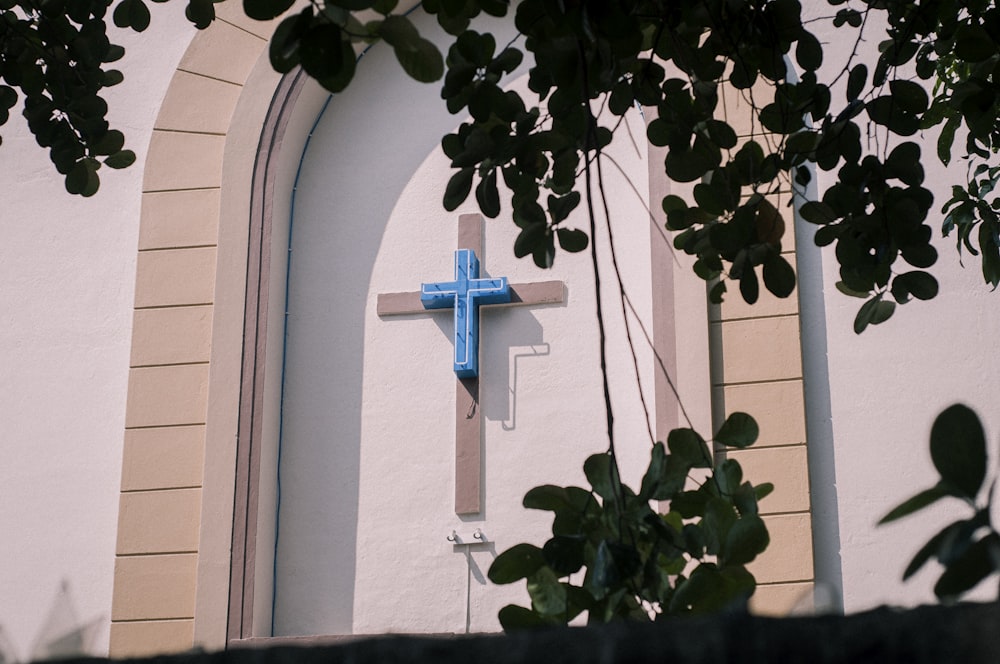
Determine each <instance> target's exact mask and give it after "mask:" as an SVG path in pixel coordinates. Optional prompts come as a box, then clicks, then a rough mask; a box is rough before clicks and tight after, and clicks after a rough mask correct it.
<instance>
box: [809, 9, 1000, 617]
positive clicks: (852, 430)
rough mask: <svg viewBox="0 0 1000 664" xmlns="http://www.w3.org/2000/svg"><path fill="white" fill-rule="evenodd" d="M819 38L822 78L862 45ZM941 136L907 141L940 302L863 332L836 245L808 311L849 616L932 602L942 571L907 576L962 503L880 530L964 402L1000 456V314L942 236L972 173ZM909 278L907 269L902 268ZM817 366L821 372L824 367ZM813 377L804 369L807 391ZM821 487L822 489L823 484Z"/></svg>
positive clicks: (972, 265)
mask: <svg viewBox="0 0 1000 664" xmlns="http://www.w3.org/2000/svg"><path fill="white" fill-rule="evenodd" d="M803 4H805V5H806V10H807V12H809V11H811V12H813V13H814V14H815V13H819V14H823V13H825V12H826V11H827V9H828V8H827V6H826V5H825V3H803ZM875 30H876V28H875V26H872V27H871V32H870V33H869V34H870V35H871V36H870V38H869V39H868V40H867V41H866V42H865V43H862V44H861V50H860V52H859V56H858V59H857V60H856V62H867V63H869V69H871V67H872V66H873V65H874V62H875V57H876V55H875V47H876V45H877V44H878V42H879V40H880V38H875V35H876V34H878V33H877V32H876V31H875ZM820 35H821V41H823V43H824V45H825V46H826V48H827V53H826V56H825V58H824V65H823V67H824V71H825V72H827V73H828V74H835V73H836V72H837V71H839V70H840V69H841V67H843V65H844V62H845V60H846V57H847V56H848V55H849V54H850V51H851V48H853V46H854V39H853V33H851V32H849V31H833V30H829V29H828V30H826V31H823V32H821V33H820ZM843 99H844V96H843V89H842V86H841V87H839V88H837V89H836V90H835V92H834V94H833V104H832V106H831V111H832V112H833V113H837V112H838V109H839V108H841V106H842V104H843V103H844V102H843ZM860 119H863V116H862V118H859V120H860ZM936 139H937V132H936V131H929V132H922V133H921V134H918V135H917V136H915V137H913V138H910V139H904V140H917V141H920V142H921V143H922V145H923V155H924V159H923V165H924V169H925V182H924V186H925V187H927V188H928V189H930V190H931V191H932V192H933V194H934V197H935V203H934V205H933V206H932V209H931V212H930V215H929V216H928V220H927V223H928V224H929V225H930V226H931V228H932V230H933V232H934V237H935V238H937V239H936V240H935V246H936V247H937V249H938V252H939V259H938V262H937V264H936V265H935V266H934V267H933V268H931V269H930V272H931V273H932V274H934V275H935V276H936V277H937V279H938V281H939V283H940V286H941V288H940V293H939V295H938V297H937V298H936V299H934V300H932V301H930V302H912V303H909V304H906V305H904V306H901V307H898V308H897V310H896V313H895V315H894V316H893V317H892V319H890V320H889V321H888V322H886V323H884V324H882V325H879V326H874V327H869V328H868V329H867V330H866V331H865V332H864V333H863V334H862V335H860V336H859V335H855V334H854V331H853V320H854V316H855V314H856V313H857V310H858V308H859V306H860V305H861V303H862V302H863V300H860V299H855V298H850V297H847V296H845V295H843V294H841V293H839V292H838V291H837V290H836V288H835V287H834V284H835V283H836V282H837V281H838V280H839V276H838V265H837V263H836V260H835V257H834V256H833V252H832V247H830V248H829V249H828V250H824V251H823V253H822V259H821V261H822V288H823V291H824V293H823V302H822V307H821V308H820V309H819V310H818V311H815V312H812V313H809V314H808V315H807V312H806V308H805V306H804V307H803V329H804V334H806V335H815V334H816V332H817V328H818V327H819V326H822V324H823V323H824V322H825V324H826V327H827V333H826V338H825V340H823V341H825V343H826V346H827V350H828V353H829V355H828V361H827V369H828V375H829V392H828V393H827V394H825V395H823V394H822V392H823V389H822V387H821V388H820V390H819V392H820V393H821V396H825V397H828V398H829V404H830V411H829V414H830V415H831V416H832V419H831V420H830V421H825V420H824V418H825V415H826V413H824V412H823V407H822V406H823V404H822V403H819V404H817V403H813V404H812V406H813V410H812V411H811V412H810V413H809V415H810V416H811V417H812V418H813V420H814V421H813V423H812V424H813V425H815V426H816V427H817V428H818V430H819V432H820V435H819V436H817V437H816V439H815V440H811V441H810V445H811V446H813V445H815V446H816V451H819V452H820V453H819V454H816V455H815V456H814V457H813V458H812V461H813V462H814V465H818V466H819V467H814V468H813V491H814V493H815V492H817V491H821V492H823V493H824V494H825V495H826V496H827V497H832V498H834V499H835V500H836V505H835V506H831V505H823V509H822V510H820V511H818V512H816V522H815V523H816V527H817V528H818V529H820V530H822V531H825V532H827V533H831V534H833V536H834V540H829V539H826V540H824V541H835V538H836V537H837V536H838V534H839V541H840V547H841V548H840V552H839V553H840V556H839V560H837V557H836V552H835V551H829V550H827V551H822V552H819V556H821V557H824V559H825V560H826V561H827V562H828V563H829V564H831V565H834V566H836V565H837V564H839V566H840V569H839V573H840V576H841V578H842V581H843V602H844V608H845V609H846V610H847V611H848V612H852V611H858V610H862V609H866V608H870V607H873V606H877V605H879V604H884V603H888V604H895V605H910V604H916V603H924V602H932V601H934V595H933V592H932V588H933V585H934V582H935V581H936V580H937V577H938V575H939V572H940V567H938V566H937V565H936V563H930V564H928V566H927V567H926V568H925V569H924V570H923V571H922V572H921V573H920V574H919V575H917V576H916V577H915V578H913V579H911V580H910V581H909V582H907V583H905V584H904V583H903V582H902V581H901V577H902V573H903V570H904V569H905V567H906V566H907V564H908V563H909V561H910V559H911V558H912V557H913V554H914V553H916V551H917V550H918V549H919V548H920V546H921V545H923V544H924V543H925V542H926V541H927V540H928V539H930V538H931V536H933V535H934V534H936V533H937V532H938V531H939V530H940V529H941V528H942V527H943V526H944V525H945V524H947V523H949V522H951V521H953V520H955V519H956V518H959V517H962V518H964V517H966V516H968V512H967V510H965V509H964V508H959V506H958V504H957V503H958V501H942V503H941V504H940V505H938V506H935V509H934V510H933V511H928V512H927V513H926V514H924V513H920V514H919V515H918V516H913V517H910V518H907V519H904V520H902V521H899V522H897V523H895V524H890V525H888V526H885V527H881V528H876V527H875V524H876V522H877V521H878V520H879V519H880V518H881V517H882V516H884V515H885V514H886V513H887V512H888V511H889V510H890V509H892V508H893V507H895V506H896V505H898V504H899V503H900V502H902V501H903V500H904V499H906V498H909V497H910V496H912V495H913V494H915V493H917V491H919V490H922V489H924V488H927V487H929V486H931V485H932V484H933V483H934V482H935V481H936V479H937V477H938V475H937V473H936V472H935V470H934V468H933V465H932V464H931V461H930V453H929V448H928V441H929V435H930V428H931V424H932V423H933V420H934V418H935V417H936V416H937V414H938V413H940V412H941V411H942V410H944V409H945V408H946V407H947V406H949V405H951V404H953V403H955V402H959V401H961V402H964V403H966V404H967V405H969V406H970V407H972V408H973V409H974V410H976V411H977V412H978V413H979V415H980V416H981V417H982V418H983V421H984V424H985V426H986V429H987V437H988V442H989V445H990V453H991V468H996V461H997V451H998V449H1000V448H998V446H997V441H998V439H1000V418H998V417H997V414H996V409H995V397H994V396H993V395H995V394H996V392H997V389H998V388H1000V371H998V369H1000V359H998V357H997V354H996V352H995V350H994V343H993V338H994V336H995V331H996V330H997V329H1000V307H998V302H997V299H996V298H997V294H995V293H991V292H990V288H989V286H987V285H986V284H984V283H983V281H982V273H981V271H980V263H979V260H978V259H977V258H971V257H970V256H969V255H968V254H965V257H964V259H965V261H964V262H965V265H966V267H965V268H963V267H962V266H961V265H960V264H959V259H958V255H957V253H956V251H955V242H954V237H951V238H947V239H942V238H941V237H940V236H941V233H940V228H941V222H942V219H943V215H942V214H941V212H940V210H941V206H942V205H943V203H944V202H945V201H946V200H948V198H950V195H951V194H950V189H951V186H952V185H953V184H962V183H963V179H962V178H963V177H964V175H965V165H964V163H963V162H961V161H959V160H957V159H956V160H955V161H953V163H952V165H951V167H950V168H945V167H943V166H942V165H941V164H940V163H938V161H937V158H936V156H935V154H936V153H935V147H934V146H935V141H936ZM896 140H897V143H898V142H901V141H900V140H899V139H896ZM963 144H964V141H963V140H962V139H960V140H958V141H956V149H955V154H956V155H957V154H959V149H960V147H961V146H962V145H963ZM835 175H836V173H835V172H834V173H819V174H818V185H819V190H820V191H821V192H822V191H823V190H824V189H825V188H826V187H828V186H829V185H830V184H832V183H833V182H834V181H835ZM806 227H808V225H806ZM804 242H808V240H804ZM800 265H802V261H801V260H800ZM905 269H906V268H905V265H904V264H903V263H902V261H900V265H899V266H898V271H905ZM812 340H813V341H815V337H813V338H812ZM809 342H810V340H807V341H806V343H807V344H808V343H809ZM817 359H818V362H819V365H820V366H821V365H822V358H817ZM816 374H817V372H814V373H813V376H815V375H816ZM809 380H810V373H809V367H808V360H807V373H806V381H807V389H808V384H809ZM817 406H818V408H817ZM811 433H812V431H811ZM831 434H832V437H831ZM817 478H819V479H822V480H823V483H824V484H823V486H818V485H817V482H816V479H817ZM814 502H815V501H814ZM821 564H822V563H821ZM824 576H829V575H824V574H820V578H821V579H823V578H824ZM834 576H835V575H834ZM989 585H990V588H989V589H986V588H983V589H981V591H982V592H980V593H979V594H978V595H977V597H980V598H984V597H991V596H992V597H994V598H995V594H994V595H991V593H995V585H994V584H992V583H991V584H989ZM987 590H989V592H986V591H987Z"/></svg>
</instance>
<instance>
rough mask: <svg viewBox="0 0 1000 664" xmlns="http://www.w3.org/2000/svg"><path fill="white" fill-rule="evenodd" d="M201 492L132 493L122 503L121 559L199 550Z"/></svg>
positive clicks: (125, 494)
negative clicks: (135, 554)
mask: <svg viewBox="0 0 1000 664" xmlns="http://www.w3.org/2000/svg"><path fill="white" fill-rule="evenodd" d="M200 515H201V489H167V490H164V491H132V492H128V493H123V494H121V497H120V499H119V502H118V546H117V553H118V555H129V554H134V553H190V552H193V551H197V550H198V530H199V526H200V525H201V516H200Z"/></svg>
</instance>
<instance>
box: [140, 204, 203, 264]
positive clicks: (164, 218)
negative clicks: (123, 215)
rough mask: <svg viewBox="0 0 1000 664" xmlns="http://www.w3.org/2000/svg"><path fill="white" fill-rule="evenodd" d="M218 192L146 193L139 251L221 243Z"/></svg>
mask: <svg viewBox="0 0 1000 664" xmlns="http://www.w3.org/2000/svg"><path fill="white" fill-rule="evenodd" d="M219 194H220V192H219V190H218V189H193V190H186V191H156V192H147V193H145V194H143V195H142V222H141V223H140V225H139V250H140V251H142V250H144V249H172V248H175V247H198V246H205V245H214V244H218V241H219Z"/></svg>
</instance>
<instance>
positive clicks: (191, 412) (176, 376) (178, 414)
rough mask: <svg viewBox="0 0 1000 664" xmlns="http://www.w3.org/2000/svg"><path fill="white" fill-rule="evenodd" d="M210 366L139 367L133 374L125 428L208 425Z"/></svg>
mask: <svg viewBox="0 0 1000 664" xmlns="http://www.w3.org/2000/svg"><path fill="white" fill-rule="evenodd" d="M207 403H208V365H207V364H182V365H176V366H167V367H137V368H134V369H131V370H130V371H129V381H128V401H127V405H126V415H125V427H126V428H129V429H131V428H137V427H163V426H174V425H181V424H204V423H205V410H206V406H207Z"/></svg>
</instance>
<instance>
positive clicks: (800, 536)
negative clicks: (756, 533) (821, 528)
mask: <svg viewBox="0 0 1000 664" xmlns="http://www.w3.org/2000/svg"><path fill="white" fill-rule="evenodd" d="M764 523H765V524H767V530H768V532H769V533H770V534H771V544H770V546H768V548H767V551H765V552H764V555H763V556H761V557H760V558H758V559H757V560H755V561H754V562H752V563H750V565H748V568H749V570H750V572H751V573H752V574H753V575H754V576H755V577H756V578H757V581H758V583H780V582H788V581H812V579H813V555H812V524H811V522H810V517H809V513H808V512H803V513H801V514H773V515H766V516H764Z"/></svg>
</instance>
